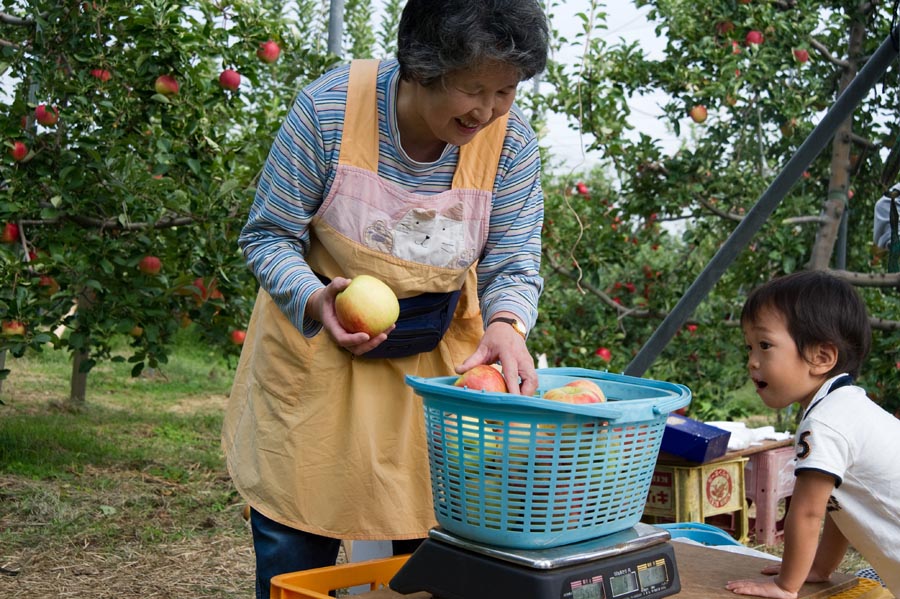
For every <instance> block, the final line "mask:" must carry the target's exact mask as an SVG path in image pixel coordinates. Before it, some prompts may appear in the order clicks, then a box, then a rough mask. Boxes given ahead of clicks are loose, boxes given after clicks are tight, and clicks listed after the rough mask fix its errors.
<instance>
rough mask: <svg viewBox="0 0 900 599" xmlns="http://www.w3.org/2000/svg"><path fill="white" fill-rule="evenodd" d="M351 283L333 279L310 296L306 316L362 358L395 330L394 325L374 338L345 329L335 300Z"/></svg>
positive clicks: (346, 280)
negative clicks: (319, 323)
mask: <svg viewBox="0 0 900 599" xmlns="http://www.w3.org/2000/svg"><path fill="white" fill-rule="evenodd" d="M350 283H351V279H345V278H343V277H335V278H334V279H332V280H331V282H330V283H328V285H326V286H325V288H324V289H320V290H319V291H316V292H314V293H313V294H312V295H311V296H310V298H309V301H307V303H306V314H307V316H309V317H310V318H312V319H313V320H318V321H319V322H321V323H322V326H323V327H324V328H325V330H326V331H328V334H329V335H331V337H332V339H334V341H335V343H337V344H338V345H339V346H341V347H343V348H344V349H346V350H347V351H349V352H350V353H352V354H354V355H356V356H361V355H362V354H364V353H366V352H368V351H370V350H372V349H374V348H376V347H378V346H379V345H381V344H382V343H383V342H384V340H385V339H387V336H388V333H390V332H391V331H393V330H394V325H391V326H390V327H389V328H388V329H386V330H385V331H383V332H381V333H379V334H377V335H374V336H370V335H369V334H368V333H364V332H352V331H348V330H347V329H345V328H344V326H343V325H342V324H341V322H340V320H339V319H338V315H337V310H336V309H335V299H336V298H337V296H338V294H339V293H340V292H342V291H344V290H345V289H346V288H347V287H349V286H350Z"/></svg>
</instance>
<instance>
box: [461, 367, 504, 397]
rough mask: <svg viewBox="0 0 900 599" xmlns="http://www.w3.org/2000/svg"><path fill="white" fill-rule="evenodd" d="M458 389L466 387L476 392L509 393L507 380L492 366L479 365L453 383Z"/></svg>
mask: <svg viewBox="0 0 900 599" xmlns="http://www.w3.org/2000/svg"><path fill="white" fill-rule="evenodd" d="M453 384H454V386H456V387H465V388H467V389H473V390H475V391H490V392H492V393H508V392H509V389H507V388H506V380H505V379H504V378H503V373H501V372H500V370H499V369H498V368H495V367H494V366H491V365H490V364H479V365H478V366H475V367H474V368H471V369H469V370H467V371H465V372H464V373H462V374H461V375H459V378H457V379H456V382H454V383H453Z"/></svg>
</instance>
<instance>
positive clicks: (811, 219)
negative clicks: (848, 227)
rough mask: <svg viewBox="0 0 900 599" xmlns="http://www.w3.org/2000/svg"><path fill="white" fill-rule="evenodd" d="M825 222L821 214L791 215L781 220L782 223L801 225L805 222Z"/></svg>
mask: <svg viewBox="0 0 900 599" xmlns="http://www.w3.org/2000/svg"><path fill="white" fill-rule="evenodd" d="M824 222H827V221H826V219H825V218H824V217H822V216H792V217H790V218H786V219H784V220H782V221H781V224H783V225H802V224H805V223H818V224H822V223H824Z"/></svg>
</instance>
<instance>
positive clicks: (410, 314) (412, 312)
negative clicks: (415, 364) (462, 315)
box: [363, 290, 460, 358]
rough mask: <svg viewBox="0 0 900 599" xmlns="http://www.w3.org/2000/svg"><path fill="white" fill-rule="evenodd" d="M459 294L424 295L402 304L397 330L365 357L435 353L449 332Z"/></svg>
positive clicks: (404, 301) (401, 356)
mask: <svg viewBox="0 0 900 599" xmlns="http://www.w3.org/2000/svg"><path fill="white" fill-rule="evenodd" d="M459 293H460V292H459V290H457V291H452V292H448V293H422V294H420V295H416V296H414V297H407V298H405V299H402V300H400V316H399V317H398V318H397V326H396V327H395V328H394V330H393V331H391V332H390V334H389V335H388V338H387V339H385V340H384V342H383V343H382V344H381V345H379V346H378V347H376V348H375V349H373V350H371V351H368V352H366V353H364V354H363V357H365V358H405V357H406V356H412V355H414V354H421V353H424V352H429V351H431V350H433V349H434V348H436V347H437V346H438V343H440V342H441V339H443V338H444V333H446V332H447V329H448V328H450V321H451V320H453V312H454V311H455V310H456V303H457V302H458V301H459Z"/></svg>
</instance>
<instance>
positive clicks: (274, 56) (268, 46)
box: [256, 40, 281, 64]
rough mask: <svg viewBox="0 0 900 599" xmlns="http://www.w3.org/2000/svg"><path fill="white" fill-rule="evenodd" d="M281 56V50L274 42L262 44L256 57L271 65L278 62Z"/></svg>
mask: <svg viewBox="0 0 900 599" xmlns="http://www.w3.org/2000/svg"><path fill="white" fill-rule="evenodd" d="M279 54H281V48H280V47H279V46H278V44H277V43H276V42H274V41H272V40H269V41H266V42H263V43H261V44H260V45H259V49H258V50H257V51H256V55H257V56H258V57H259V59H260V60H261V61H263V62H267V63H269V64H271V63H273V62H275V61H276V60H278V55H279Z"/></svg>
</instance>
